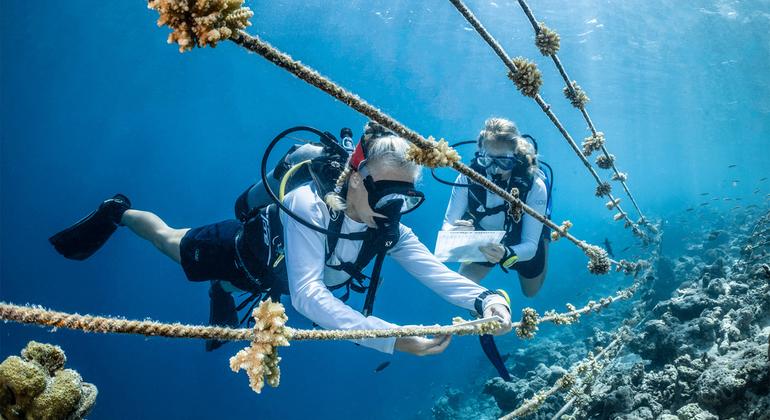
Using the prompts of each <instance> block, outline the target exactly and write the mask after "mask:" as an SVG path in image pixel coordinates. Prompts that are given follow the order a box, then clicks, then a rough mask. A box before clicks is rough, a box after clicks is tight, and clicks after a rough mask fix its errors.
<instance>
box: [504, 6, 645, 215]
mask: <svg viewBox="0 0 770 420" xmlns="http://www.w3.org/2000/svg"><path fill="white" fill-rule="evenodd" d="M518 3H519V6H521V9H522V10H523V11H524V14H525V15H527V19H529V23H531V24H532V29H534V31H535V35H536V36H537V35H539V34H540V32H541V31H542V28H541V24H540V23H538V21H537V19H535V15H534V14H533V13H532V9H530V7H529V5H528V4H527V2H526V1H525V0H518ZM549 56H550V57H551V59H552V60H553V64H554V65H555V66H556V69H557V70H559V74H561V77H562V79H564V83H565V84H566V88H565V89H567V90H568V91H569V95H568V96H570V97H577V96H578V95H579V93H578V91H577V89H576V88H575V86H574V84H573V83H574V82H571V80H572V79H570V78H569V76H568V75H567V71H566V69H565V68H564V66H563V65H562V63H561V60H559V56H558V55H557V53H556V51H554V52H552V53H551V54H549ZM579 105H580V106H578V107H577V108H578V109H579V110H580V113H581V114H582V115H583V119H584V120H585V121H586V123H587V124H588V128H589V129H590V130H591V133H592V134H593V136H597V135H598V133H599V132H598V131H597V130H596V127H595V126H594V123H593V120H592V119H591V116H590V115H588V110H587V109H586V108H585V102H584V101H583V102H580V103H579ZM601 150H602V153H603V154H604V156H606V158H607V159H610V154H609V152H608V151H607V148H606V147H605V146H604V144H601ZM610 162H611V164H612V170H613V172H614V173H615V177H617V178H618V179H617V180H618V181H619V182H620V184H621V185H622V186H623V189H624V190H625V192H626V195H627V196H628V198H629V199H630V200H631V203H632V204H633V205H634V208H636V211H637V213H639V217H640V219H641V220H642V221H645V220H646V219H645V217H644V214H643V213H642V210H641V209H640V208H639V205H638V204H637V202H636V199H635V198H634V196H633V194H631V190H629V188H628V185H627V184H626V181H625V180H624V179H622V177H621V173H620V171H618V168H617V167H616V166H615V162H614V160H612V159H610ZM644 224H645V225H647V226H649V225H648V224H647V223H644Z"/></svg>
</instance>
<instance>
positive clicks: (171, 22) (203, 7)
mask: <svg viewBox="0 0 770 420" xmlns="http://www.w3.org/2000/svg"><path fill="white" fill-rule="evenodd" d="M147 7H148V8H150V9H153V10H155V11H157V12H158V13H159V14H160V17H159V18H158V26H168V27H169V28H171V29H172V30H173V31H172V32H171V34H169V36H168V43H169V44H172V43H176V44H177V45H179V52H185V51H189V50H191V49H192V48H193V47H194V46H195V45H197V46H199V47H205V46H210V47H212V48H213V47H216V46H217V43H218V42H220V41H223V40H225V39H228V38H230V37H231V36H233V35H234V34H235V33H237V32H238V31H239V30H241V29H244V28H246V27H247V26H249V25H251V23H250V22H249V19H251V17H252V16H254V12H252V11H251V9H249V8H248V7H244V6H243V0H150V1H149V2H148V4H147Z"/></svg>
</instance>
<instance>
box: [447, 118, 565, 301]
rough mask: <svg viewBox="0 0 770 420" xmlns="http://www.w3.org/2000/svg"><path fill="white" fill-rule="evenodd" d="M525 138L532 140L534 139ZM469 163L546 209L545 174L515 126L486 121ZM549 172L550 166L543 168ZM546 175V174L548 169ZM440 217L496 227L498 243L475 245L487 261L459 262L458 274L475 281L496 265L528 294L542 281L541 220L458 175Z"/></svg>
mask: <svg viewBox="0 0 770 420" xmlns="http://www.w3.org/2000/svg"><path fill="white" fill-rule="evenodd" d="M526 137H529V138H530V139H531V140H532V141H533V142H534V139H532V138H531V136H526ZM475 143H476V144H477V148H478V150H477V152H476V154H475V157H474V159H473V161H472V163H471V165H470V166H471V168H472V169H474V170H475V171H476V172H479V173H481V174H483V175H485V176H486V177H487V178H488V179H490V180H492V181H493V182H494V183H495V184H496V185H498V186H499V187H501V188H502V189H504V190H506V191H511V190H512V188H517V189H518V191H519V197H521V198H522V200H523V201H524V202H525V203H526V204H527V205H528V206H529V207H531V208H532V209H533V210H535V211H536V212H538V213H540V214H544V215H546V216H548V215H549V214H550V183H551V182H550V179H549V178H547V177H546V175H545V173H544V172H543V171H542V170H541V169H540V163H539V162H538V159H537V150H536V143H535V145H534V146H533V144H531V143H530V142H529V141H527V140H526V139H525V136H522V135H520V134H519V130H518V129H517V128H516V125H515V124H514V123H513V122H512V121H509V120H506V119H503V118H490V119H488V120H486V122H485V126H484V129H483V130H481V133H480V134H479V137H478V141H477V142H475ZM548 169H549V172H550V167H548ZM551 177H552V174H551ZM451 185H453V188H452V196H451V198H450V200H449V204H448V206H447V210H446V214H445V216H444V223H443V226H442V230H476V229H478V230H502V231H505V232H506V233H505V236H504V237H503V239H502V241H501V242H502V243H489V244H487V245H484V246H482V247H481V248H480V250H481V252H482V253H483V254H484V256H485V257H486V259H487V262H474V263H463V264H462V265H461V267H460V270H459V272H460V274H462V275H464V276H465V277H468V278H469V279H471V280H474V281H476V282H480V281H481V280H482V279H483V278H484V277H485V276H486V275H487V274H489V272H490V271H491V270H492V268H493V267H494V266H495V265H496V264H499V265H500V267H501V268H502V269H503V271H505V272H508V270H509V269H510V270H516V271H517V272H518V275H519V281H520V284H521V290H522V292H523V293H524V295H525V296H527V297H533V296H535V294H537V292H538V291H539V290H540V288H541V287H542V285H543V281H544V279H545V275H546V271H547V259H548V243H549V239H550V238H549V234H550V232H548V230H547V229H544V228H543V224H542V223H541V222H539V221H538V220H536V219H535V218H533V217H532V216H530V215H528V214H525V215H523V217H522V216H521V215H520V214H519V215H517V214H515V212H512V211H510V206H509V204H508V203H507V202H505V201H504V200H503V199H502V198H501V197H499V196H497V195H496V194H488V193H487V190H486V189H484V188H483V187H481V186H480V185H479V184H476V183H474V182H469V180H468V179H467V177H466V176H465V175H459V176H458V177H457V179H456V181H455V182H454V183H452V184H451Z"/></svg>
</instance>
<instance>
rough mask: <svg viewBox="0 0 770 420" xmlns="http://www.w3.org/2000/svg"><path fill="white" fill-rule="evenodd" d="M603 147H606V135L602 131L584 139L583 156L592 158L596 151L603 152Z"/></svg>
mask: <svg viewBox="0 0 770 420" xmlns="http://www.w3.org/2000/svg"><path fill="white" fill-rule="evenodd" d="M602 147H604V133H602V132H601V131H597V132H596V134H592V135H591V136H590V137H586V138H585V139H583V154H584V155H586V156H591V153H593V152H594V151H597V150H602Z"/></svg>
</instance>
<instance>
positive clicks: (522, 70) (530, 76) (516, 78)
mask: <svg viewBox="0 0 770 420" xmlns="http://www.w3.org/2000/svg"><path fill="white" fill-rule="evenodd" d="M513 64H514V65H515V66H516V72H515V73H514V72H508V78H509V79H511V80H512V81H513V83H514V84H515V85H516V88H517V89H519V92H521V94H522V95H524V96H529V97H530V98H534V97H535V96H537V94H538V93H539V92H540V86H542V85H543V75H542V74H541V73H540V70H539V69H538V68H537V65H536V64H535V63H533V62H532V61H530V60H527V59H526V58H524V57H516V58H514V59H513Z"/></svg>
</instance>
